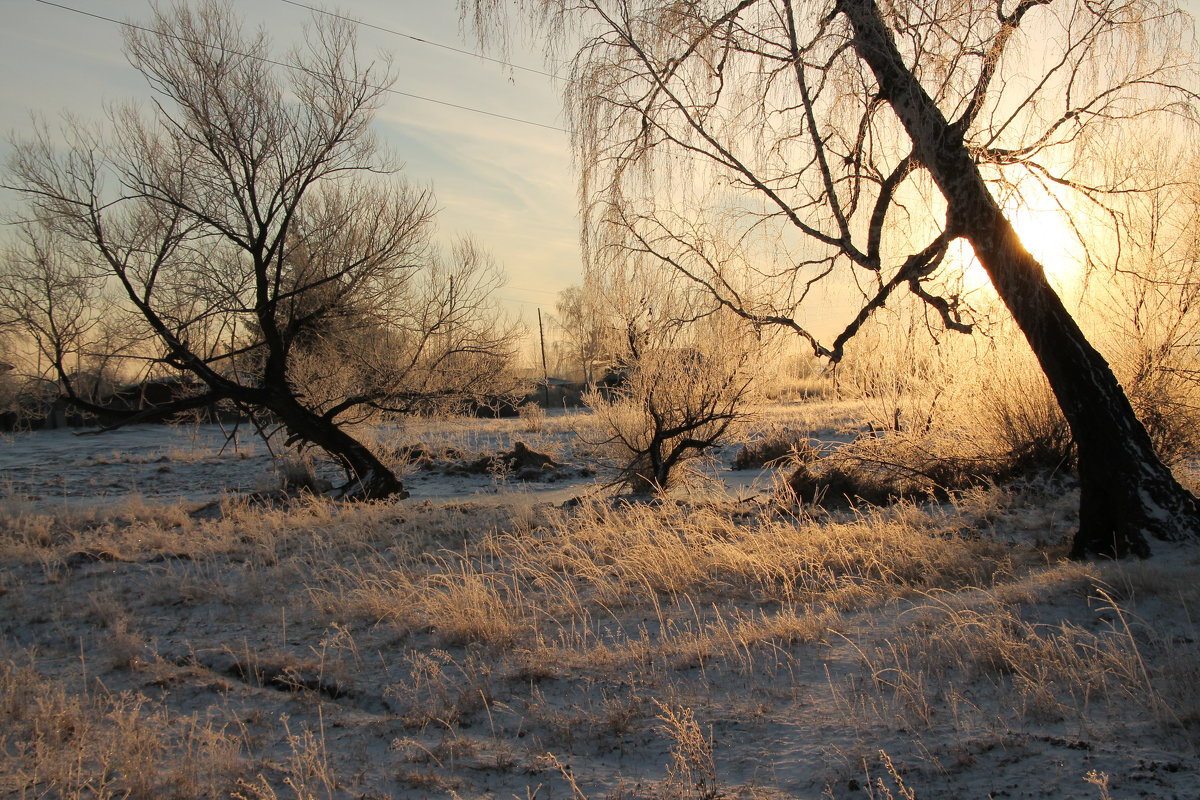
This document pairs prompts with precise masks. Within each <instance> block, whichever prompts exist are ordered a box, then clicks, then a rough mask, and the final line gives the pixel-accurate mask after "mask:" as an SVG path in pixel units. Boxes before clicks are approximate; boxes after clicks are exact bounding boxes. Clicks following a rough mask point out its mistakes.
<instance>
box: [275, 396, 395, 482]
mask: <svg viewBox="0 0 1200 800" xmlns="http://www.w3.org/2000/svg"><path fill="white" fill-rule="evenodd" d="M262 405H263V407H264V408H267V409H268V410H270V411H272V412H273V413H275V414H276V415H278V416H279V419H280V421H281V422H282V423H283V424H284V426H285V427H286V428H287V430H288V433H289V434H290V435H291V436H293V437H295V438H297V439H302V440H304V441H306V442H309V443H310V444H314V445H316V446H317V447H320V448H321V449H322V450H324V451H325V452H326V453H329V454H330V455H331V456H333V457H334V458H335V459H336V460H337V461H338V463H339V464H341V466H342V468H343V469H344V470H345V471H346V474H347V476H349V480H348V481H347V483H346V484H345V485H344V486H342V487H341V488H339V489H338V490H337V491H338V497H339V498H341V499H343V500H382V499H384V498H393V499H398V500H403V499H404V498H406V497H408V492H407V491H405V490H404V485H403V484H402V483H401V482H400V480H399V479H398V478H397V477H396V475H395V473H394V472H392V470H391V469H389V468H388V467H387V466H386V465H385V464H384V463H383V462H382V461H380V460H379V458H378V457H377V456H376V455H375V454H374V453H372V452H371V450H370V448H368V447H367V446H365V445H364V444H363V443H362V442H360V441H358V440H357V439H355V438H354V437H353V436H351V435H350V434H348V433H346V432H345V431H344V430H342V428H341V427H340V426H338V425H337V424H336V423H335V422H333V421H332V420H329V419H326V418H325V417H322V416H321V415H319V414H317V413H315V412H313V411H312V410H310V409H308V408H305V407H304V406H303V405H302V404H301V403H300V402H299V401H297V400H296V399H295V398H294V397H293V396H292V395H291V394H290V393H286V392H279V393H276V394H275V395H274V396H273V397H271V398H270V400H268V401H264V402H262Z"/></svg>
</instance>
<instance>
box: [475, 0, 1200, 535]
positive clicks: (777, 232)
mask: <svg viewBox="0 0 1200 800" xmlns="http://www.w3.org/2000/svg"><path fill="white" fill-rule="evenodd" d="M465 5H466V7H467V9H468V10H469V11H470V16H471V18H472V20H473V21H474V22H475V23H476V24H477V26H478V28H479V29H480V30H481V31H483V32H484V33H486V32H487V31H488V30H491V29H494V28H496V27H498V26H501V25H503V23H504V15H505V14H506V13H507V8H508V5H509V4H507V3H501V2H499V0H469V1H468V2H465ZM519 5H520V6H521V7H522V8H523V9H524V10H525V11H526V12H528V14H529V15H531V16H532V17H533V18H534V19H535V20H536V21H537V22H539V23H540V24H541V25H542V26H543V28H544V30H545V31H546V33H547V35H548V39H549V40H550V41H551V42H553V43H554V44H555V46H558V47H570V48H571V49H572V50H573V51H574V52H575V53H576V55H575V57H574V60H573V62H572V64H573V72H572V74H571V82H570V85H569V89H568V101H569V108H570V119H571V128H572V132H573V135H574V139H575V145H576V148H577V150H578V153H579V157H580V162H581V164H582V165H583V189H582V194H583V198H584V206H585V208H584V210H585V216H586V221H585V236H586V237H587V244H588V251H587V257H589V258H594V257H595V256H596V254H598V253H600V252H601V251H603V250H605V249H609V248H621V249H625V250H626V251H628V252H630V253H633V254H639V255H643V256H647V257H650V258H653V259H656V260H658V261H659V262H661V263H664V264H668V265H671V266H672V267H673V268H674V269H676V270H677V271H678V272H679V273H681V274H683V275H686V276H688V277H689V278H690V279H691V280H693V281H695V282H696V284H697V285H699V286H701V287H703V288H704V289H705V290H706V291H708V292H709V293H710V294H711V296H712V297H713V298H715V299H716V300H717V301H718V302H720V303H722V304H723V305H725V306H726V307H727V308H729V309H731V310H732V311H734V312H735V313H737V314H740V315H742V316H744V317H746V318H748V319H751V320H754V321H756V322H758V323H760V324H774V325H780V326H784V327H786V328H788V329H790V330H792V331H794V332H795V333H796V334H797V335H799V336H801V337H803V338H804V339H805V340H807V341H808V342H809V343H810V344H811V346H812V348H813V350H814V351H815V352H816V353H818V354H820V355H824V356H826V357H828V358H831V359H835V360H836V359H838V358H840V356H841V355H842V352H843V348H844V347H845V345H846V343H847V342H848V341H849V339H850V338H851V337H853V336H854V335H855V334H856V333H857V332H858V331H859V329H860V328H861V327H862V325H863V323H864V322H865V321H866V320H867V319H868V318H869V317H870V316H871V315H872V314H873V313H874V312H875V311H876V310H878V309H879V308H881V307H882V306H883V305H884V304H885V303H886V302H887V301H888V300H889V298H891V297H892V296H893V295H894V294H895V293H896V292H897V291H898V290H907V291H909V292H912V293H913V294H915V295H916V296H917V297H919V298H920V299H921V301H923V303H924V304H925V305H926V307H927V309H928V313H929V314H930V315H931V316H932V317H933V318H935V319H937V320H939V321H940V322H941V324H942V325H944V326H945V327H946V328H949V329H952V330H956V331H964V332H966V331H970V330H971V329H972V326H973V319H972V316H971V310H970V308H969V307H968V305H967V304H966V303H964V301H963V296H962V293H961V281H960V280H959V279H960V277H961V273H962V269H961V264H958V263H954V262H953V261H952V260H951V259H949V258H948V255H949V253H950V252H951V250H950V245H951V243H953V242H955V241H956V240H964V241H965V242H967V243H968V244H969V245H970V248H971V249H972V250H973V251H974V254H975V256H976V257H977V258H978V260H979V262H980V263H981V264H982V266H983V268H984V269H985V270H986V271H987V274H988V276H989V277H990V279H991V283H992V285H993V286H994V288H995V291H996V292H997V293H998V294H999V296H1000V298H1001V299H1002V300H1003V302H1004V303H1005V305H1006V306H1007V308H1008V310H1009V311H1010V312H1011V314H1012V315H1013V317H1014V319H1015V320H1016V322H1017V324H1018V326H1019V328H1020V329H1021V331H1022V333H1023V334H1024V336H1025V337H1026V339H1027V340H1028V341H1029V344H1030V346H1031V347H1032V349H1033V351H1034V353H1035V354H1036V356H1037V358H1038V360H1039V362H1040V364H1041V367H1042V369H1043V371H1044V372H1045V373H1046V376H1047V378H1048V380H1049V382H1050V384H1051V386H1052V388H1053V391H1054V393H1055V396H1056V398H1057V400H1058V402H1059V404H1060V405H1061V406H1062V408H1063V411H1064V414H1065V416H1066V418H1067V419H1068V421H1069V423H1070V425H1071V429H1072V432H1073V435H1074V437H1075V439H1076V442H1077V444H1078V447H1079V474H1080V482H1081V501H1080V528H1079V532H1078V534H1077V536H1076V539H1075V545H1074V548H1073V552H1074V554H1075V555H1077V556H1082V555H1085V554H1088V553H1102V554H1107V555H1117V556H1119V555H1124V554H1127V553H1134V554H1142V555H1144V554H1146V553H1148V552H1149V545H1148V542H1147V539H1146V536H1145V534H1146V533H1150V534H1153V535H1155V536H1158V537H1160V538H1164V539H1180V538H1184V537H1188V536H1195V535H1196V533H1197V531H1198V530H1200V515H1198V513H1197V508H1196V502H1195V498H1193V497H1192V496H1191V495H1190V494H1189V493H1188V492H1186V491H1185V490H1183V489H1182V488H1181V487H1180V485H1179V484H1178V483H1177V482H1176V481H1175V479H1174V477H1173V476H1172V475H1171V473H1170V472H1169V470H1167V469H1166V468H1165V467H1164V466H1163V465H1162V464H1161V462H1160V461H1159V459H1158V458H1157V457H1156V455H1155V454H1154V452H1153V448H1152V447H1151V443H1150V440H1149V438H1148V437H1147V435H1146V432H1145V430H1144V429H1143V427H1142V425H1141V424H1140V423H1139V421H1138V420H1137V418H1136V416H1135V414H1134V412H1133V409H1132V408H1131V406H1130V403H1129V401H1128V399H1127V398H1126V396H1125V394H1124V393H1123V391H1122V389H1121V387H1120V385H1119V384H1118V382H1117V380H1116V379H1115V378H1114V376H1113V373H1112V370H1111V369H1110V368H1109V366H1108V364H1107V363H1106V362H1105V360H1104V359H1103V358H1102V357H1101V355H1100V354H1099V352H1098V351H1097V350H1096V349H1095V348H1094V347H1093V346H1092V345H1091V344H1090V343H1089V342H1088V340H1087V339H1086V337H1085V336H1084V334H1083V333H1082V331H1081V330H1080V328H1079V326H1078V325H1077V324H1076V321H1075V320H1074V319H1073V318H1072V316H1071V315H1070V314H1069V313H1068V311H1067V309H1066V308H1065V306H1064V305H1063V303H1062V302H1061V300H1060V298H1059V297H1058V295H1057V294H1056V293H1055V291H1054V290H1053V288H1052V287H1051V285H1050V283H1049V282H1048V281H1047V278H1046V275H1045V270H1044V269H1043V266H1042V265H1041V264H1040V263H1038V262H1037V261H1036V260H1035V259H1034V258H1033V257H1032V256H1031V255H1030V254H1029V253H1028V252H1027V250H1026V248H1025V247H1024V246H1022V244H1021V242H1020V240H1019V238H1018V236H1017V235H1016V233H1015V232H1014V229H1013V227H1012V225H1011V223H1010V221H1009V219H1008V218H1007V217H1006V214H1005V211H1004V207H1005V203H1006V202H1010V198H1012V197H1016V198H1017V201H1019V196H1020V194H1021V193H1022V192H1023V191H1026V190H1032V188H1034V187H1036V188H1037V189H1038V190H1039V191H1042V190H1044V191H1047V192H1048V193H1049V194H1051V195H1052V196H1056V197H1058V196H1066V195H1071V196H1073V198H1074V199H1072V200H1070V201H1067V200H1064V201H1063V204H1064V208H1067V209H1069V208H1070V207H1071V206H1070V203H1075V202H1080V203H1085V204H1086V203H1092V204H1100V205H1103V204H1104V203H1105V198H1106V197H1111V196H1113V194H1112V193H1122V192H1128V191H1132V190H1134V189H1136V188H1139V187H1137V186H1136V185H1135V184H1133V183H1130V182H1124V183H1120V184H1115V185H1113V184H1106V183H1104V182H1103V180H1101V177H1102V176H1099V175H1098V174H1097V173H1096V172H1095V171H1094V170H1093V169H1092V168H1091V165H1090V158H1089V153H1090V148H1092V147H1095V146H1097V143H1101V142H1103V141H1104V140H1105V138H1106V137H1107V136H1108V135H1109V134H1110V133H1112V132H1113V131H1115V130H1119V129H1120V128H1121V126H1122V125H1124V124H1125V123H1128V122H1130V121H1135V120H1140V119H1145V118H1148V117H1151V116H1155V115H1171V114H1182V113H1185V112H1186V111H1187V108H1188V106H1189V104H1190V103H1191V101H1192V100H1193V94H1192V91H1191V90H1190V88H1189V87H1190V86H1192V82H1193V70H1192V57H1191V54H1190V51H1189V50H1188V49H1187V41H1186V35H1187V31H1188V30H1189V27H1190V26H1189V23H1188V21H1187V18H1186V16H1185V15H1183V14H1182V13H1180V12H1179V11H1178V10H1176V9H1174V8H1173V7H1171V6H1170V5H1169V4H1160V3H1157V2H1153V1H1152V0H961V1H960V2H941V1H940V0H915V1H914V2H904V3H898V2H882V1H881V0H836V2H834V0H822V2H816V3H800V2H797V1H796V0H692V1H690V2H664V0H579V1H578V2H570V3H567V2H556V1H555V0H524V2H521V3H519ZM1086 233H1087V232H1086V231H1084V234H1085V236H1086ZM722 239H725V240H728V241H731V242H732V243H733V244H734V245H735V246H734V248H733V250H732V251H731V252H727V253H721V252H718V251H717V250H715V249H714V247H713V243H714V242H718V241H720V240H722ZM606 258H607V257H606ZM849 293H857V294H858V296H859V297H860V298H861V302H860V303H859V304H858V306H857V310H856V311H855V312H853V313H852V314H851V316H850V318H849V319H848V321H847V322H846V324H845V325H844V326H843V328H842V329H841V330H840V332H838V333H837V334H836V335H834V336H833V337H832V339H831V340H830V341H826V340H824V339H823V338H822V337H821V336H819V335H818V333H817V332H815V331H814V330H812V329H810V327H808V326H807V325H806V323H805V320H806V316H807V314H808V312H809V310H811V309H812V308H813V306H814V305H819V304H827V303H829V302H830V296H831V294H832V295H833V296H835V297H840V296H843V295H845V294H849Z"/></svg>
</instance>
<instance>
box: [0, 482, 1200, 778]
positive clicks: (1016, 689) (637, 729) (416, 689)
mask: <svg viewBox="0 0 1200 800" xmlns="http://www.w3.org/2000/svg"><path fill="white" fill-rule="evenodd" d="M1040 491H1041V490H1034V489H1028V490H1026V493H1025V494H1021V493H1019V492H1016V491H1015V490H1000V489H994V488H991V489H978V490H973V491H971V492H967V493H964V494H962V495H960V496H957V497H956V498H955V502H954V504H952V505H946V504H943V505H932V504H927V505H918V504H914V503H909V502H906V503H899V504H896V505H894V506H891V507H888V508H870V509H866V510H862V511H859V512H846V513H843V514H821V515H819V516H815V517H808V516H794V515H792V514H789V513H787V512H785V511H783V510H781V509H780V508H779V507H777V506H775V505H774V504H772V503H761V504H747V503H743V502H735V501H732V500H730V499H728V498H722V497H717V496H714V497H711V498H707V499H705V498H699V499H696V498H694V499H691V500H687V501H676V500H660V501H655V502H644V503H622V502H615V501H611V500H594V501H590V502H584V503H582V504H581V505H578V506H576V507H574V508H571V509H560V508H553V507H548V506H536V505H534V504H533V503H532V502H530V501H527V500H525V501H521V502H516V503H513V504H511V505H507V506H504V505H494V506H485V505H480V504H478V503H476V504H461V505H457V506H443V507H438V506H428V505H427V506H420V505H389V504H377V505H359V506H344V505H340V504H337V503H332V502H329V501H324V500H317V499H309V500H305V501H298V502H294V503H292V504H291V505H289V506H286V507H279V508H276V507H265V506H262V505H255V504H253V503H247V502H235V501H228V502H227V503H226V504H225V506H224V508H223V515H222V516H220V517H218V518H214V519H208V518H199V519H196V518H193V517H192V516H190V515H189V514H188V509H186V508H184V507H172V506H168V507H163V508H154V507H150V506H143V505H138V504H137V503H134V504H131V505H129V506H125V507H120V508H117V509H113V510H110V511H109V512H91V513H65V514H58V515H55V514H43V515H34V514H27V515H24V516H17V517H10V518H7V519H5V520H4V522H3V528H2V531H0V548H2V549H0V553H2V554H3V561H2V562H0V589H2V590H3V591H2V592H0V604H2V605H3V608H0V611H2V612H3V613H4V614H6V615H7V618H9V619H12V620H13V621H14V622H13V623H12V624H13V625H14V626H18V627H17V628H14V630H17V629H19V630H20V631H21V633H20V636H21V637H22V639H21V641H22V644H21V645H19V646H18V645H16V644H15V643H12V644H9V645H7V649H8V651H9V652H10V653H11V655H10V656H9V657H8V658H6V659H3V660H0V731H6V732H7V733H0V758H3V759H4V761H3V769H2V770H0V772H2V773H3V774H4V775H5V777H4V778H3V779H0V780H4V781H7V783H4V784H0V785H3V787H4V788H3V791H0V796H6V795H7V796H14V797H16V796H22V794H21V793H24V794H25V795H26V796H29V795H33V796H39V795H53V796H61V797H80V796H97V797H121V796H130V797H159V796H162V797H170V796H177V797H191V796H195V797H205V796H239V797H242V798H245V800H271V799H273V798H282V797H303V798H308V797H314V798H315V797H327V796H338V797H340V796H343V795H349V796H361V797H366V796H379V795H380V794H382V795H385V796H386V795H387V794H388V793H403V792H417V793H428V794H430V795H439V796H448V795H450V793H452V792H457V793H459V794H460V795H461V796H467V795H469V794H477V793H482V792H483V791H484V789H483V787H484V786H485V785H487V786H500V787H503V788H502V792H501V793H502V795H503V796H510V795H516V796H520V795H521V794H523V793H526V792H533V790H534V788H536V786H537V784H538V783H543V784H545V785H547V786H553V787H555V788H554V791H555V794H556V796H559V795H561V796H575V797H582V796H595V797H600V796H605V794H606V793H607V794H608V795H610V796H630V797H633V796H645V795H646V794H647V793H649V794H653V795H654V796H663V797H680V798H683V797H689V798H712V797H717V796H729V797H751V796H761V797H769V796H782V795H786V794H788V793H797V792H799V791H800V790H799V789H797V788H796V785H795V784H794V782H793V783H788V782H787V780H791V779H786V780H785V779H784V778H780V779H779V783H778V784H777V785H776V784H773V783H772V782H771V781H772V780H774V779H768V778H762V777H761V776H760V777H757V778H755V777H752V776H751V777H748V776H747V775H745V774H743V773H738V772H737V771H736V770H734V769H732V767H731V759H737V758H740V757H741V756H739V755H737V754H739V753H741V752H742V751H741V749H739V748H743V747H745V746H746V745H747V744H749V743H752V742H754V741H757V739H758V738H762V739H763V741H764V742H774V743H775V744H773V745H766V744H764V748H766V749H768V750H769V749H770V747H779V748H784V749H786V748H787V747H789V746H791V745H790V744H789V743H791V742H792V741H793V740H792V739H791V738H790V737H795V736H801V737H813V738H815V739H818V740H820V741H823V742H825V743H826V744H825V746H826V747H828V748H831V749H836V750H838V751H839V752H842V753H844V754H848V755H845V756H844V757H843V758H841V760H840V761H839V760H838V759H832V760H830V761H829V762H828V764H829V765H825V762H814V764H813V765H812V767H811V769H810V770H809V772H806V773H805V775H809V774H810V773H811V775H817V776H820V779H821V780H824V781H827V782H828V785H829V786H839V787H840V786H844V785H845V782H846V781H848V780H851V779H853V780H856V781H859V782H860V783H861V784H862V785H865V786H869V787H870V791H871V792H872V793H873V796H876V797H886V796H894V797H905V796H909V793H910V792H911V791H912V787H914V786H920V785H921V784H922V782H923V781H924V780H925V779H928V778H929V777H930V773H928V772H921V773H920V774H912V773H910V772H909V771H908V770H909V769H910V768H911V765H912V764H914V763H926V762H929V763H932V759H933V758H934V756H932V755H930V753H934V754H940V756H939V757H940V758H942V759H943V760H951V759H952V758H953V757H954V754H955V753H967V752H974V751H971V748H972V747H973V746H974V745H973V744H972V743H973V742H975V741H977V740H980V739H983V740H988V737H992V738H997V737H999V738H1002V737H1005V736H1011V735H1012V734H1011V731H1013V730H1019V731H1029V730H1037V731H1040V730H1046V731H1051V732H1052V735H1051V734H1046V735H1047V736H1049V737H1050V738H1051V739H1055V737H1059V738H1064V740H1065V738H1069V737H1065V735H1064V734H1062V733H1060V731H1062V730H1063V729H1064V727H1065V728H1068V729H1071V730H1082V731H1086V732H1087V735H1088V736H1091V737H1098V736H1102V735H1103V734H1102V731H1103V730H1105V729H1106V728H1105V726H1110V727H1112V729H1114V730H1120V729H1122V726H1126V727H1130V726H1133V727H1136V729H1137V731H1138V732H1139V735H1140V736H1143V737H1146V736H1149V737H1152V738H1153V737H1158V738H1154V739H1153V741H1155V742H1156V743H1157V744H1156V746H1160V747H1168V746H1170V745H1169V744H1168V743H1169V742H1171V741H1173V740H1174V739H1175V738H1180V739H1182V740H1183V741H1185V742H1192V743H1194V741H1195V733H1196V731H1197V725H1198V724H1200V702H1198V700H1197V695H1198V693H1197V691H1196V689H1195V687H1196V686H1197V685H1200V681H1198V680H1197V678H1198V677H1200V658H1197V648H1196V646H1195V644H1194V639H1195V636H1194V633H1195V631H1194V629H1193V630H1191V631H1190V632H1189V631H1188V630H1187V629H1186V623H1185V622H1181V620H1186V619H1187V618H1188V616H1187V615H1188V614H1191V615H1193V616H1192V617H1191V619H1194V618H1195V616H1194V615H1195V614H1196V613H1198V612H1200V609H1197V608H1196V606H1197V603H1198V601H1200V594H1197V589H1196V588H1195V583H1194V582H1193V581H1191V579H1190V573H1188V572H1187V570H1186V569H1178V568H1176V567H1177V565H1175V564H1174V563H1171V562H1157V561H1152V562H1146V563H1144V564H1133V565H1123V564H1119V565H1096V564H1091V565H1079V564H1070V563H1066V562H1062V561H1061V560H1060V559H1061V556H1062V551H1063V545H1062V542H1061V541H1060V539H1061V536H1059V537H1058V538H1059V540H1055V537H1054V535H1053V530H1054V528H1053V524H1054V520H1053V515H1054V514H1057V513H1059V511H1058V508H1059V506H1058V505H1056V504H1055V503H1054V502H1051V501H1050V500H1048V499H1047V497H1046V496H1045V495H1043V494H1041V493H1040ZM1063 502H1068V501H1063ZM1028 528H1037V529H1038V530H1042V529H1044V531H1045V533H1038V534H1037V535H1036V536H1031V535H1027V534H1025V533H1021V536H1023V537H1024V538H1023V539H1020V541H1021V542H1024V543H1019V544H1005V543H1004V541H1003V539H1004V537H1003V536H999V535H997V533H996V532H997V531H1000V532H1007V533H1010V534H1011V533H1013V532H1022V531H1025V530H1026V529H1028ZM1039 538H1045V539H1046V541H1047V542H1049V544H1047V545H1046V546H1039V545H1036V544H1031V543H1030V542H1035V541H1037V540H1038V539H1039ZM80 553H89V554H92V555H91V556H88V557H82V558H81V557H79V555H78V554H80ZM1179 609H1182V611H1180V612H1179V613H1176V610H1179ZM1180 625H1184V626H1185V627H1182V628H1181V627H1179V626H1180ZM1172 626H1175V627H1172ZM1189 637H1191V643H1189ZM35 651H44V655H43V654H39V655H38V656H37V658H35V659H34V660H33V662H32V663H31V661H30V659H31V654H33V653H34V652H35ZM22 664H26V666H23V665H22ZM84 673H86V674H84ZM81 676H82V678H81ZM733 724H736V725H737V726H739V727H737V728H736V730H737V731H738V732H737V733H736V734H730V733H729V730H730V726H731V725H733ZM741 731H751V732H752V733H753V735H752V736H747V735H746V734H745V733H742V732H741ZM1076 735H1081V734H1076ZM1055 740H1057V739H1055ZM118 742H120V743H121V744H120V746H118ZM355 742H358V743H359V744H357V745H356V744H354V743H355ZM369 742H380V743H383V744H382V745H380V746H381V747H385V748H386V756H385V755H384V754H383V753H382V752H381V751H380V752H377V751H369V752H368V751H367V749H366V748H367V747H368V744H367V743H369ZM387 743H391V746H390V747H387ZM1189 746H1190V745H1189ZM885 748H886V752H887V753H891V754H892V755H891V756H887V757H886V758H883V757H879V756H878V755H877V754H878V752H879V751H880V750H881V749H885ZM922 748H924V749H923V750H922ZM923 753H924V754H923ZM855 754H858V755H855ZM760 755H761V754H760ZM893 756H894V757H895V759H896V760H895V761H894V762H893V761H892V757H893ZM381 759H382V760H381ZM901 760H903V763H904V764H905V765H906V766H905V767H904V769H903V770H902V769H901V768H900V767H899V766H897V765H899V764H900V763H901ZM967 760H969V759H967V758H966V756H963V762H964V763H966V761H967ZM938 763H942V762H940V761H939V762H938ZM555 764H558V765H560V766H561V767H562V769H559V768H558V767H556V766H554V765H555ZM839 764H841V765H842V766H839ZM572 765H574V766H572ZM942 769H945V767H942ZM531 770H532V771H533V772H532V773H531V772H530V771H531ZM1105 770H1106V771H1107V773H1108V774H1109V775H1115V774H1116V767H1114V766H1110V765H1105ZM1085 773H1086V770H1084V769H1080V770H1079V774H1078V775H1077V776H1076V778H1077V779H1078V782H1079V784H1080V786H1085V787H1086V786H1088V784H1084V783H1083V776H1084V775H1085ZM530 774H535V775H536V776H537V777H536V780H531V779H529V778H528V777H523V776H528V775H530ZM763 774H766V773H763ZM1097 774H1098V773H1097ZM356 776H357V777H356ZM481 776H486V780H485V778H484V777H481ZM810 779H813V778H810V777H806V778H805V780H810ZM797 780H798V779H797ZM356 781H357V782H356ZM522 781H527V782H526V783H522ZM839 781H840V783H839ZM758 782H765V784H766V785H765V786H763V785H759V783H758ZM638 785H640V786H641V787H642V789H641V790H637V791H635V790H634V789H631V788H630V787H631V786H638ZM1097 785H1098V784H1097ZM522 787H524V789H522ZM772 787H774V788H772ZM819 788H820V787H818V789H819ZM372 792H374V793H375V794H372ZM622 793H624V794H622ZM835 796H840V795H837V794H836V793H835ZM922 796H925V795H922Z"/></svg>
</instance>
